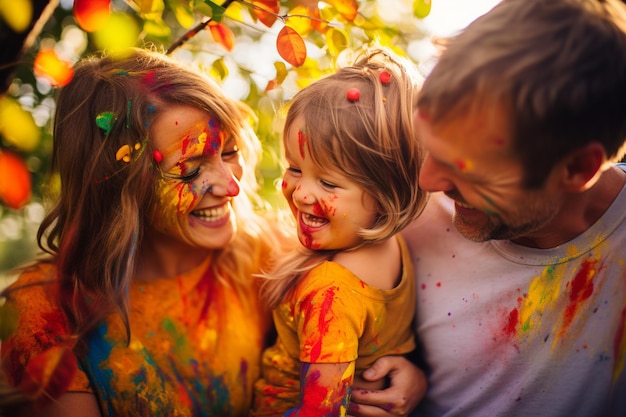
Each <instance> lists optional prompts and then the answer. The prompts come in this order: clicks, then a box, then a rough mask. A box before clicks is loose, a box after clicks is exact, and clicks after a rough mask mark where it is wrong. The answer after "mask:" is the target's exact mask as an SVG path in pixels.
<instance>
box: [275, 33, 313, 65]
mask: <svg viewBox="0 0 626 417" xmlns="http://www.w3.org/2000/svg"><path fill="white" fill-rule="evenodd" d="M276 50H277V51H278V54H279V55H280V56H281V57H282V58H283V59H284V60H285V61H287V62H289V63H290V64H291V65H293V66H294V67H299V66H300V65H302V64H304V60H305V59H306V45H305V44H304V40H303V39H302V36H300V35H299V34H298V32H296V31H295V30H294V29H293V28H290V27H289V26H285V27H283V28H282V29H281V30H280V32H279V33H278V37H277V38H276Z"/></svg>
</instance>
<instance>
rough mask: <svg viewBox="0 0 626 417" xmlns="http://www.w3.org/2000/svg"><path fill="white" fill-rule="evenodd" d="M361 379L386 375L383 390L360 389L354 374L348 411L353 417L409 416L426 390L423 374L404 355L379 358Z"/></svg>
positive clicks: (374, 379) (380, 377)
mask: <svg viewBox="0 0 626 417" xmlns="http://www.w3.org/2000/svg"><path fill="white" fill-rule="evenodd" d="M361 378H362V380H364V381H370V382H371V381H377V380H380V379H383V378H389V381H390V382H389V387H388V388H386V389H383V390H368V389H360V388H359V386H360V385H359V383H360V382H361V384H363V382H362V381H361V380H360V379H359V378H356V379H355V380H354V384H353V386H352V397H351V402H350V408H349V413H350V415H351V416H356V417H375V416H408V415H409V413H410V412H411V411H413V409H414V408H415V407H417V404H418V403H419V402H420V400H421V399H422V398H423V397H424V394H426V388H427V383H426V375H425V374H424V372H423V371H422V370H421V369H419V368H418V367H417V366H415V365H414V364H413V363H412V362H410V361H409V360H408V359H406V358H404V357H403V356H384V357H382V358H379V359H378V360H377V361H376V362H374V364H372V366H371V367H370V368H368V369H366V370H365V371H363V374H362V375H361Z"/></svg>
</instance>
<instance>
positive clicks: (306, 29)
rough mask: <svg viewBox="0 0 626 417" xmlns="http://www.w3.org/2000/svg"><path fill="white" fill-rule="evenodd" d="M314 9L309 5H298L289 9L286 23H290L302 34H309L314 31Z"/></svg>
mask: <svg viewBox="0 0 626 417" xmlns="http://www.w3.org/2000/svg"><path fill="white" fill-rule="evenodd" d="M311 14H312V11H311V10H310V9H309V8H308V7H304V6H296V7H294V8H293V9H291V10H290V11H289V13H288V14H287V15H288V16H289V17H287V19H286V21H285V24H287V25H289V26H290V27H291V28H293V29H294V30H295V31H296V32H298V33H299V34H300V36H307V35H308V34H309V33H311V32H312V31H313V23H312V19H311Z"/></svg>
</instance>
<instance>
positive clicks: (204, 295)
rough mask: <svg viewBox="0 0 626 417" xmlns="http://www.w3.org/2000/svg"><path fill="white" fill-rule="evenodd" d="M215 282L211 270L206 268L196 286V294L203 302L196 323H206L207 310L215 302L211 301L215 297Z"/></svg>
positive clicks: (207, 317)
mask: <svg viewBox="0 0 626 417" xmlns="http://www.w3.org/2000/svg"><path fill="white" fill-rule="evenodd" d="M215 281H216V279H215V276H214V275H213V270H212V269H211V268H207V270H206V271H205V273H204V275H203V276H202V278H201V279H200V281H199V282H198V285H197V286H196V292H197V294H198V295H200V296H201V297H200V299H202V300H203V304H202V308H201V309H200V315H199V316H198V323H200V322H206V321H207V320H208V319H209V315H208V313H209V308H210V307H211V304H212V303H213V301H215V300H213V297H214V296H215V291H214V290H215ZM220 323H221V321H220Z"/></svg>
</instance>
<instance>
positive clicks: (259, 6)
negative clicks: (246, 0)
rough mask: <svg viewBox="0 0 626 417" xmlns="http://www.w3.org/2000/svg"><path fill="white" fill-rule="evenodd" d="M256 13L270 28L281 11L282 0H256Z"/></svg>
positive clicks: (254, 9) (254, 2)
mask: <svg viewBox="0 0 626 417" xmlns="http://www.w3.org/2000/svg"><path fill="white" fill-rule="evenodd" d="M252 4H253V5H254V6H255V7H254V8H253V9H252V12H253V13H254V15H255V16H256V17H257V18H258V19H259V20H260V21H261V23H263V24H264V25H265V26H267V27H268V28H271V27H272V25H273V24H274V22H275V21H276V16H277V15H278V13H279V12H280V0H254V1H253V2H252Z"/></svg>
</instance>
